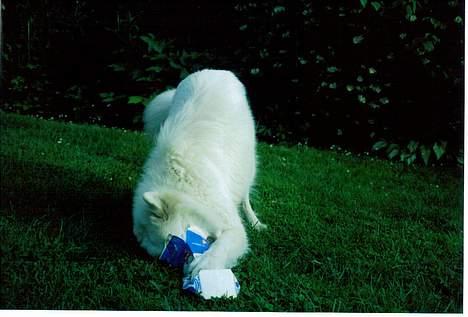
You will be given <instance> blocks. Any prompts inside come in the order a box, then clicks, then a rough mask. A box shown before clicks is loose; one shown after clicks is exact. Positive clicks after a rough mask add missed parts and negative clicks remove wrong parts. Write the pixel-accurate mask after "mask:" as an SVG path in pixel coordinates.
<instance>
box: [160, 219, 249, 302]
mask: <svg viewBox="0 0 468 317" xmlns="http://www.w3.org/2000/svg"><path fill="white" fill-rule="evenodd" d="M210 245H211V242H210V241H209V240H208V236H207V234H206V233H205V232H203V230H201V229H200V228H198V227H195V226H190V227H188V228H187V230H186V232H185V237H177V236H173V235H170V236H169V237H168V242H167V243H166V246H165V247H164V249H163V251H162V253H161V256H160V257H159V259H160V260H161V261H163V262H165V263H167V264H168V265H170V266H172V267H176V268H183V267H184V265H188V264H190V262H191V261H193V259H194V258H197V257H199V256H201V255H202V254H203V253H205V252H206V251H207V250H208V249H209V248H210ZM182 289H183V290H185V291H187V292H190V293H194V294H198V295H200V296H202V297H203V298H204V299H210V298H215V297H223V296H226V297H237V295H238V294H239V291H240V285H239V282H238V281H237V279H236V277H235V276H234V273H232V271H231V270H230V269H220V270H201V271H200V272H199V274H198V275H197V276H195V277H193V278H192V277H190V276H185V277H184V278H183V279H182Z"/></svg>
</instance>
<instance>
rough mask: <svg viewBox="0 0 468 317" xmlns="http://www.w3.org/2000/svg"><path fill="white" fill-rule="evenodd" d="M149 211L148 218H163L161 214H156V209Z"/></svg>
mask: <svg viewBox="0 0 468 317" xmlns="http://www.w3.org/2000/svg"><path fill="white" fill-rule="evenodd" d="M150 213H151V215H150V218H157V219H163V217H162V215H161V214H158V213H157V212H156V210H151V212H150Z"/></svg>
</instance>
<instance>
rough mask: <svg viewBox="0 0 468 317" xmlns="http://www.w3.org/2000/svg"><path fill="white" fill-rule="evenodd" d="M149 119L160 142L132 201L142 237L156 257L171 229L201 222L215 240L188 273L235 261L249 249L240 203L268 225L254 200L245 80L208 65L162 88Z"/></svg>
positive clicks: (252, 142) (147, 112) (251, 125)
mask: <svg viewBox="0 0 468 317" xmlns="http://www.w3.org/2000/svg"><path fill="white" fill-rule="evenodd" d="M143 119H144V124H145V132H146V133H147V134H148V135H150V137H151V138H152V139H153V142H154V143H155V147H154V148H153V150H152V152H151V153H150V155H149V158H148V160H147V161H146V163H145V166H144V172H143V175H142V178H141V180H140V182H139V184H138V186H137V188H136V190H135V195H134V200H133V224H134V233H135V235H136V237H137V239H138V241H139V243H140V244H141V246H142V247H143V248H145V249H146V250H147V251H148V253H149V254H150V255H152V256H158V255H160V253H161V251H162V249H163V247H164V244H165V241H166V239H167V237H168V235H169V234H173V235H177V236H182V235H183V233H184V232H185V230H186V228H187V227H188V226H190V225H195V226H198V227H200V228H203V229H204V230H205V231H207V232H208V234H209V235H210V237H212V238H213V239H214V240H215V241H214V243H213V244H212V246H211V247H210V249H209V250H208V251H207V252H206V253H204V254H203V255H202V256H200V257H198V258H197V259H195V260H194V261H193V262H192V263H191V264H190V265H189V266H188V272H186V273H189V272H190V273H191V274H192V275H193V276H194V275H196V274H198V272H199V271H200V270H202V269H222V268H232V267H233V266H235V265H236V263H237V261H238V259H239V258H240V257H242V256H243V255H244V254H245V253H246V252H247V250H248V241H247V235H246V231H245V228H244V226H243V223H242V220H241V218H240V215H239V207H240V206H242V209H243V210H244V213H245V215H246V218H247V220H248V222H249V223H250V224H251V225H252V226H254V227H255V228H257V229H262V228H264V227H265V225H263V224H262V223H260V221H259V220H258V219H257V216H256V215H255V212H254V211H253V210H252V207H251V205H250V202H249V193H250V190H251V187H252V185H253V182H254V178H255V171H256V155H255V146H256V141H255V128H254V121H253V117H252V113H251V111H250V108H249V105H248V102H247V98H246V92H245V88H244V86H243V85H242V83H241V82H240V81H239V80H238V79H237V78H236V76H235V75H234V74H233V73H231V72H229V71H222V70H202V71H199V72H196V73H193V74H191V75H190V76H188V77H187V78H185V79H184V80H183V81H182V82H181V83H180V84H179V86H178V87H177V89H175V90H169V91H166V92H164V93H162V94H160V95H158V96H157V97H156V98H155V99H154V100H153V101H152V102H151V103H150V104H149V105H148V106H147V108H146V110H145V112H144V115H143Z"/></svg>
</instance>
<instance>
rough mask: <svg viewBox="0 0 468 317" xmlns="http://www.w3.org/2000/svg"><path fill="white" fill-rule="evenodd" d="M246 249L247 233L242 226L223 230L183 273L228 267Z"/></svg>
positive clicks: (231, 265)
mask: <svg viewBox="0 0 468 317" xmlns="http://www.w3.org/2000/svg"><path fill="white" fill-rule="evenodd" d="M247 250H248V242H247V234H246V232H245V229H244V227H243V226H238V227H234V228H230V229H227V230H224V231H223V232H222V233H221V234H220V235H219V236H218V238H217V239H216V240H215V241H214V242H213V244H212V245H211V247H210V249H209V250H208V251H206V252H205V253H204V254H203V255H201V256H199V257H198V258H196V259H194V260H193V261H192V262H191V263H190V264H189V265H188V266H187V267H186V269H185V274H188V273H191V275H192V276H196V275H197V274H198V273H199V272H200V270H213V269H230V268H232V267H233V266H235V265H236V264H237V261H238V260H239V258H240V257H242V256H243V255H244V254H245V253H246V252H247Z"/></svg>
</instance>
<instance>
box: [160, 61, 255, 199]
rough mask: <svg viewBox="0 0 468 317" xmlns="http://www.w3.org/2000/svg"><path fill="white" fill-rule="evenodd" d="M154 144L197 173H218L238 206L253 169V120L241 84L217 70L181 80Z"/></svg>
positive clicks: (251, 181)
mask: <svg viewBox="0 0 468 317" xmlns="http://www.w3.org/2000/svg"><path fill="white" fill-rule="evenodd" d="M157 144H158V147H161V149H162V148H164V149H165V151H169V152H176V153H177V154H178V155H181V156H183V157H184V158H186V161H188V162H189V163H190V164H191V165H192V166H193V168H195V169H197V171H202V170H206V169H207V168H209V169H213V168H215V169H217V170H218V171H220V172H222V176H223V178H224V182H225V185H226V188H227V189H228V190H229V192H230V194H231V195H232V199H233V200H234V203H235V204H236V205H237V204H240V203H241V201H242V200H243V199H244V198H245V195H247V194H248V192H249V190H250V187H251V186H252V184H253V181H254V177H255V166H256V157H255V127H254V121H253V117H252V114H251V111H250V108H249V106H248V102H247V97H246V94H245V89H244V87H243V85H242V83H241V82H240V81H239V80H238V79H237V78H236V77H235V76H234V74H232V73H231V72H228V71H221V70H203V71H200V72H196V73H194V74H192V75H190V76H189V77H187V78H186V79H185V80H183V81H182V82H181V83H180V84H179V86H178V87H177V90H176V92H175V95H174V97H173V99H172V105H171V108H170V110H169V113H168V118H167V119H166V121H165V122H164V124H163V125H162V128H161V131H160V133H159V136H158V138H157ZM207 160H208V161H209V162H208V163H210V166H207V165H206V164H207ZM207 173H209V171H207Z"/></svg>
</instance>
